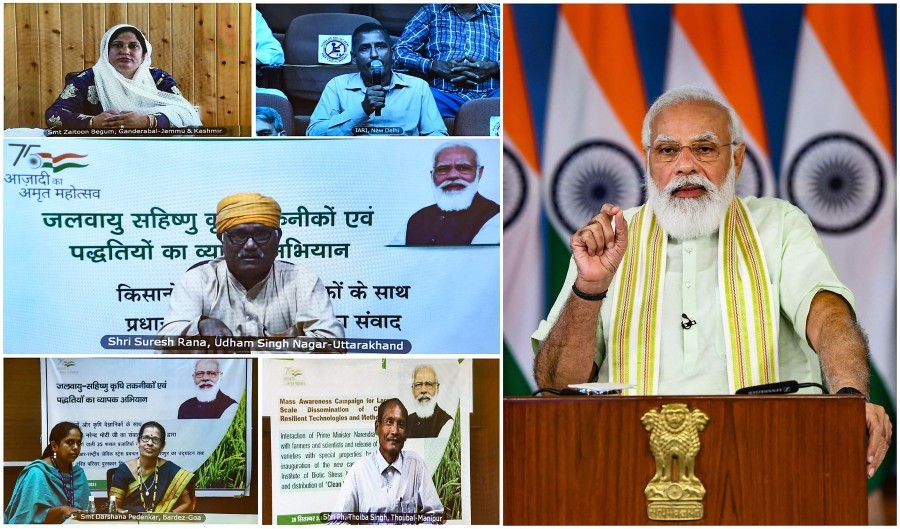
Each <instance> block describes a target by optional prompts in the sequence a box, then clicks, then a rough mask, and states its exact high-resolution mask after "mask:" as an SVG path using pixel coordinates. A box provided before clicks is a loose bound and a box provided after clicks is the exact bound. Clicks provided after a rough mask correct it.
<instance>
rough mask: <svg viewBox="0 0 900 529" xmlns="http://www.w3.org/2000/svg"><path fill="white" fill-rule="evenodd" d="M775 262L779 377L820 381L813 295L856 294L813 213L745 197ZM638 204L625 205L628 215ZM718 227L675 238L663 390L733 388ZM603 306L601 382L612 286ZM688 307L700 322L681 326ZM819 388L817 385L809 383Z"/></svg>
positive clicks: (598, 354) (666, 304) (544, 330)
mask: <svg viewBox="0 0 900 529" xmlns="http://www.w3.org/2000/svg"><path fill="white" fill-rule="evenodd" d="M741 200H742V201H743V202H744V204H745V205H746V206H747V209H748V211H749V212H750V216H751V218H752V219H753V224H754V226H756V229H757V231H758V233H759V238H760V244H761V246H762V251H763V254H764V255H765V258H766V266H767V267H768V269H769V274H770V278H769V280H770V282H771V284H772V287H773V292H774V293H775V294H776V296H777V298H778V301H779V308H780V317H779V322H778V323H779V325H778V369H779V380H797V381H798V382H821V381H822V377H821V368H820V367H819V358H818V355H817V354H816V352H815V351H813V349H812V347H811V346H810V344H809V342H808V341H807V339H806V318H807V316H808V314H809V307H810V304H811V302H812V298H813V296H815V295H816V294H817V293H818V292H819V291H822V290H827V291H830V292H834V293H836V294H838V295H840V296H842V297H843V298H844V299H846V300H847V302H848V303H849V304H850V306H851V308H852V307H853V305H854V299H853V294H852V293H851V292H850V290H849V289H847V287H846V286H844V284H843V283H842V282H841V281H840V279H839V278H838V276H837V272H836V271H835V269H834V266H833V265H832V264H831V261H830V260H829V259H828V256H827V255H826V254H825V249H824V247H823V246H822V241H821V240H820V239H819V236H818V235H817V234H816V231H815V229H814V228H813V226H812V224H811V223H810V221H809V218H808V217H807V216H806V215H805V214H804V213H803V212H802V211H800V210H799V209H798V208H797V207H795V206H793V205H792V204H790V203H789V202H786V201H784V200H779V199H773V198H756V197H745V198H742V199H741ZM636 212H637V209H636V208H635V209H630V210H628V211H626V212H625V218H626V220H628V221H630V220H631V218H633V216H634V214H635V213H636ZM718 237H719V234H718V232H716V233H713V234H712V235H710V236H708V237H704V238H700V239H691V240H684V241H679V240H677V239H672V238H669V240H668V244H667V246H666V271H665V272H666V277H665V288H664V291H663V298H662V303H663V312H662V324H661V330H660V331H661V333H662V337H661V340H660V355H659V362H660V365H659V386H658V390H657V392H658V394H660V395H727V394H729V393H730V391H729V388H728V377H727V376H726V359H725V331H724V327H723V323H722V309H721V307H720V304H719V299H720V296H719V284H718V283H719V279H718V264H717V263H718ZM576 273H577V269H576V268H575V263H574V260H572V261H570V263H569V272H568V275H567V276H566V280H565V282H564V284H563V288H562V290H561V291H560V294H559V297H558V298H557V300H556V303H554V305H553V308H552V309H551V311H550V315H549V316H548V317H547V320H545V321H542V322H541V324H540V326H539V327H538V329H537V331H535V333H534V334H533V335H532V346H533V347H534V348H535V351H536V350H537V348H538V347H540V344H541V343H542V342H543V341H544V340H546V338H547V335H548V334H549V332H550V329H551V328H552V326H553V324H554V323H555V322H556V319H557V318H558V317H559V313H560V312H561V311H562V308H563V306H564V305H565V302H566V300H567V299H568V297H569V293H570V292H571V291H572V284H573V283H574V282H575V276H576ZM615 285H616V281H615V280H613V283H612V285H611V287H610V292H609V294H608V295H607V297H606V300H604V302H603V305H602V306H601V307H600V321H599V322H598V323H597V342H596V346H595V359H594V361H595V363H596V364H597V365H598V366H600V372H599V375H598V378H597V381H598V382H607V381H609V361H608V358H607V355H606V344H607V342H608V341H609V331H610V321H609V320H610V315H611V311H612V304H611V303H609V302H608V300H610V299H613V289H614V288H615ZM682 314H686V315H687V316H688V317H689V318H690V319H691V320H693V321H696V324H695V325H693V326H691V328H690V329H683V328H682V326H681V324H682V322H683V321H684V318H683V317H682ZM810 391H811V392H813V393H815V392H818V391H819V390H814V391H813V390H810Z"/></svg>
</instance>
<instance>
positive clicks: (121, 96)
mask: <svg viewBox="0 0 900 529" xmlns="http://www.w3.org/2000/svg"><path fill="white" fill-rule="evenodd" d="M123 27H127V28H129V29H130V30H131V31H132V32H134V31H137V32H138V33H140V30H139V29H137V28H135V27H134V26H130V25H128V24H119V25H118V26H113V27H112V28H110V29H109V30H108V31H107V32H106V33H104V34H103V38H102V39H100V58H99V59H98V60H97V64H95V65H94V68H93V70H94V82H95V84H96V85H97V95H98V96H99V98H100V105H102V106H103V110H116V111H119V112H127V111H135V110H139V111H141V112H144V113H147V114H155V113H160V112H161V113H163V114H165V115H166V117H167V118H169V121H170V122H171V124H172V125H173V126H175V127H199V126H201V125H202V123H200V114H199V112H197V109H196V108H194V106H193V105H191V103H190V102H189V101H188V100H187V99H185V98H184V97H183V96H181V95H180V94H170V93H169V92H163V91H162V90H159V89H157V88H156V83H155V82H154V81H153V76H152V75H151V74H150V54H151V52H152V51H153V46H151V45H150V41H149V40H147V37H145V36H144V34H143V33H141V37H143V39H144V42H145V43H146V45H147V49H146V50H144V51H145V52H146V53H145V54H144V60H143V61H142V62H141V64H140V66H138V69H137V70H136V71H135V72H134V77H132V78H131V79H128V78H127V77H125V76H124V75H122V74H120V73H119V72H117V71H116V69H115V67H113V65H112V64H110V62H109V40H110V38H112V34H113V33H115V31H116V30H118V29H119V28H123Z"/></svg>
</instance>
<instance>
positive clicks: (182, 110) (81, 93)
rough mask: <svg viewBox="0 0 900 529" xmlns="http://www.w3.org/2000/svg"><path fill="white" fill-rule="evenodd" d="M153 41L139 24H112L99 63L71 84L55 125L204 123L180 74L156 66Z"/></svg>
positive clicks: (57, 107) (55, 111) (50, 119)
mask: <svg viewBox="0 0 900 529" xmlns="http://www.w3.org/2000/svg"><path fill="white" fill-rule="evenodd" d="M152 51H153V46H151V45H150V43H149V42H148V41H147V39H146V38H145V37H144V34H143V33H141V31H140V30H139V29H137V28H136V27H134V26H129V25H126V24H119V25H118V26H114V27H112V28H110V29H109V30H108V31H107V32H106V33H105V34H104V35H103V38H102V39H101V40H100V56H99V58H98V59H97V64H95V65H94V67H93V68H88V69H87V70H84V71H83V72H81V73H80V74H78V76H76V77H75V78H74V79H72V81H70V82H69V83H68V84H66V87H65V88H64V89H63V91H62V93H61V94H60V95H59V97H58V98H57V99H56V101H55V102H54V103H53V104H52V105H50V108H48V109H47V112H46V114H45V118H46V120H47V126H48V127H50V128H51V129H91V128H93V129H167V128H174V127H199V126H200V125H201V123H200V115H199V113H198V112H197V109H196V108H194V106H193V105H191V104H190V102H188V100H187V99H185V98H184V97H183V96H182V95H181V92H180V91H179V90H178V85H177V84H176V83H175V79H174V78H173V77H172V76H171V75H169V74H168V73H166V72H164V71H162V70H160V69H159V68H151V66H150V56H151V53H152Z"/></svg>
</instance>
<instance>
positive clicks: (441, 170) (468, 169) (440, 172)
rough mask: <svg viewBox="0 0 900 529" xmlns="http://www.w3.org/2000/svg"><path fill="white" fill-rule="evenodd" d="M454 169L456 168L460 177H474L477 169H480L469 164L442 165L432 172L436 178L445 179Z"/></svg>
mask: <svg viewBox="0 0 900 529" xmlns="http://www.w3.org/2000/svg"><path fill="white" fill-rule="evenodd" d="M454 167H455V168H456V172H457V173H459V174H460V176H472V175H473V174H475V169H477V168H478V166H476V165H470V164H467V163H455V164H441V165H436V166H435V167H434V169H432V170H431V172H432V173H433V174H434V175H435V176H439V177H441V178H443V177H445V176H447V175H449V174H450V171H452V170H453V168H454Z"/></svg>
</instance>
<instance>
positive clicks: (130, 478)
mask: <svg viewBox="0 0 900 529" xmlns="http://www.w3.org/2000/svg"><path fill="white" fill-rule="evenodd" d="M137 445H138V457H136V458H134V459H131V460H128V461H125V462H124V463H121V464H120V465H119V467H118V468H117V469H116V471H115V473H114V474H113V477H112V484H111V486H110V494H111V495H112V496H114V497H115V498H116V504H117V507H118V509H119V510H120V511H127V512H191V511H193V510H194V498H193V485H192V482H193V480H194V474H193V473H191V472H188V471H187V470H184V469H183V468H181V467H179V466H178V465H176V464H175V463H173V462H171V461H168V460H165V459H163V458H161V457H159V454H160V452H162V450H163V448H165V446H166V430H165V428H163V426H162V425H161V424H159V423H158V422H153V421H151V422H147V423H144V424H143V425H142V426H141V429H140V431H139V432H138V441H137Z"/></svg>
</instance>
